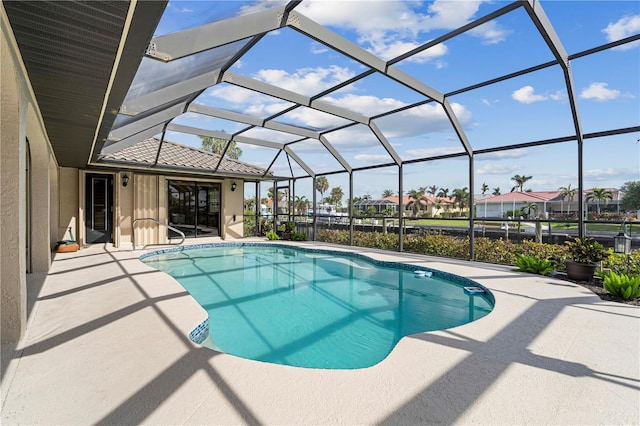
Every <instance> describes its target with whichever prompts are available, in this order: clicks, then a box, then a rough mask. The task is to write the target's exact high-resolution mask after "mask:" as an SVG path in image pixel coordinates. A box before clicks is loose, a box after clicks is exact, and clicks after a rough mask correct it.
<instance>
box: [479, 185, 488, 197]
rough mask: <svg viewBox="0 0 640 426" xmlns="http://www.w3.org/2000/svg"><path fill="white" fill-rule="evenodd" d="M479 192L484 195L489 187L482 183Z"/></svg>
mask: <svg viewBox="0 0 640 426" xmlns="http://www.w3.org/2000/svg"><path fill="white" fill-rule="evenodd" d="M480 190H481V191H482V195H484V194H485V193H486V192H487V191H488V190H489V185H487V184H486V183H484V182H483V183H482V187H481V188H480Z"/></svg>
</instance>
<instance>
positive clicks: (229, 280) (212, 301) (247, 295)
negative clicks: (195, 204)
mask: <svg viewBox="0 0 640 426" xmlns="http://www.w3.org/2000/svg"><path fill="white" fill-rule="evenodd" d="M141 260H142V261H143V262H144V263H146V264H147V265H149V266H151V267H154V268H156V269H159V270H161V271H163V272H165V273H167V274H169V275H171V276H172V277H174V278H175V279H176V280H177V281H178V282H179V283H180V284H181V285H182V286H183V287H184V288H185V289H186V290H187V291H188V292H189V293H190V294H191V295H192V296H193V297H194V299H195V300H196V301H197V302H198V303H199V304H200V305H201V306H202V307H203V308H204V309H205V310H206V311H207V312H208V314H209V319H208V321H205V323H203V324H202V325H201V326H199V327H198V328H197V329H196V330H194V332H193V333H192V336H194V335H195V336H197V337H195V338H194V340H196V341H197V342H198V343H203V340H205V338H207V337H210V340H209V339H207V340H208V341H209V343H208V344H207V346H210V347H212V348H214V349H216V350H220V351H222V352H226V353H229V354H233V355H236V356H240V357H243V358H249V359H254V360H259V361H264V362H271V363H277V364H284V365H292V366H298V367H309V368H333V369H354V368H365V367H369V366H372V365H374V364H377V363H378V362H380V361H382V360H383V359H384V358H385V357H386V356H387V355H388V354H389V353H390V352H391V350H392V349H393V348H394V347H395V345H396V344H397V343H398V341H400V339H401V338H402V337H404V336H406V335H410V334H415V333H420V332H426V331H433V330H442V329H447V328H451V327H456V326H459V325H462V324H465V323H468V322H471V321H474V320H476V319H479V318H482V317H483V316H485V315H487V314H488V313H489V312H491V310H492V309H493V304H494V299H493V295H492V294H491V293H490V292H488V291H486V293H484V294H483V293H482V291H483V290H486V289H484V288H483V287H482V286H480V285H479V284H478V283H476V282H473V281H471V280H468V279H466V278H463V277H459V276H457V275H453V274H448V273H445V272H442V271H437V270H432V269H428V268H422V267H420V268H417V267H415V266H411V265H406V264H401V263H390V262H381V261H376V260H373V259H370V258H368V257H366V256H363V255H359V254H356V253H346V252H342V251H340V252H339V251H328V250H320V249H309V248H299V247H292V246H288V245H282V244H273V243H267V244H263V243H220V244H218V243H216V244H209V245H205V246H195V247H178V248H173V249H168V250H161V251H157V252H153V253H149V254H147V255H144V256H142V257H141ZM465 287H467V290H466V291H465ZM469 287H477V288H479V290H480V291H481V293H478V294H473V291H469V290H470V289H469ZM476 291H477V290H476Z"/></svg>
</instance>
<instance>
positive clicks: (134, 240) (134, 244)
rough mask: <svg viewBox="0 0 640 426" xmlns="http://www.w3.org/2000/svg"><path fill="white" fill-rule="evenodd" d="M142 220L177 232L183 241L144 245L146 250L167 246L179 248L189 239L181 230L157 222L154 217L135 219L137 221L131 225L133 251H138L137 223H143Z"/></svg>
mask: <svg viewBox="0 0 640 426" xmlns="http://www.w3.org/2000/svg"><path fill="white" fill-rule="evenodd" d="M141 220H150V221H152V222H155V223H157V224H158V225H160V226H164V227H166V228H167V229H170V230H172V231H173V232H176V233H178V234H180V235H181V236H182V240H180V242H179V243H171V242H169V243H166V244H146V245H144V246H143V248H145V247H149V246H166V245H170V246H179V245H180V244H182V243H184V240H185V238H187V237H186V236H185V235H184V232H182V231H181V230H179V229H177V228H174V227H173V226H171V225H168V224H166V223H162V222H160V221H159V220H156V219H154V218H152V217H140V218H138V219H135V220H134V221H133V223H132V224H131V241H132V243H133V249H134V250H135V249H136V222H138V221H141Z"/></svg>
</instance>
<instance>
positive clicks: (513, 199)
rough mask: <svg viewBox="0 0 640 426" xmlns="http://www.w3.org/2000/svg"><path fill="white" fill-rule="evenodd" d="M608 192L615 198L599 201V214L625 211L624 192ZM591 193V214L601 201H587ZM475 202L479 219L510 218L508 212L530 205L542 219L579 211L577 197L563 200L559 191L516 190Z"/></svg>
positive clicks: (616, 190) (590, 190)
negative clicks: (533, 205) (532, 205)
mask: <svg viewBox="0 0 640 426" xmlns="http://www.w3.org/2000/svg"><path fill="white" fill-rule="evenodd" d="M607 189H609V191H611V193H612V195H613V199H612V200H608V201H607V202H606V203H605V202H604V201H600V202H599V203H600V211H601V212H605V211H606V212H615V213H620V212H621V211H623V210H622V209H621V207H620V202H621V200H622V196H624V193H622V192H621V191H620V190H618V189H612V188H607ZM590 192H592V189H587V190H585V191H584V195H583V200H585V201H584V203H585V209H586V210H587V211H589V212H595V211H596V210H597V204H598V202H596V201H589V202H587V201H586V198H587V194H589V193H590ZM474 201H475V207H476V217H478V218H485V217H486V218H503V217H506V216H507V212H508V211H513V210H518V211H520V210H521V209H522V208H526V207H527V206H528V205H529V204H530V203H533V204H535V205H536V207H537V216H538V217H541V218H550V217H553V216H557V215H575V214H576V211H578V197H577V196H574V197H573V200H569V199H568V198H566V197H563V196H562V193H561V192H560V191H532V192H518V191H514V192H509V193H506V194H501V195H495V196H489V197H485V198H476V199H475V200H474Z"/></svg>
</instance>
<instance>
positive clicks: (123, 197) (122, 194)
mask: <svg viewBox="0 0 640 426" xmlns="http://www.w3.org/2000/svg"><path fill="white" fill-rule="evenodd" d="M125 174H126V175H127V176H128V177H129V183H128V184H127V186H126V187H125V186H122V177H123V176H124V175H125ZM133 179H134V174H133V173H130V172H126V173H125V172H121V173H118V174H117V176H116V180H115V182H114V185H115V189H116V209H115V211H116V222H115V223H116V226H118V224H119V233H116V243H117V245H118V246H121V245H122V244H130V243H131V222H133V191H134V189H133Z"/></svg>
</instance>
